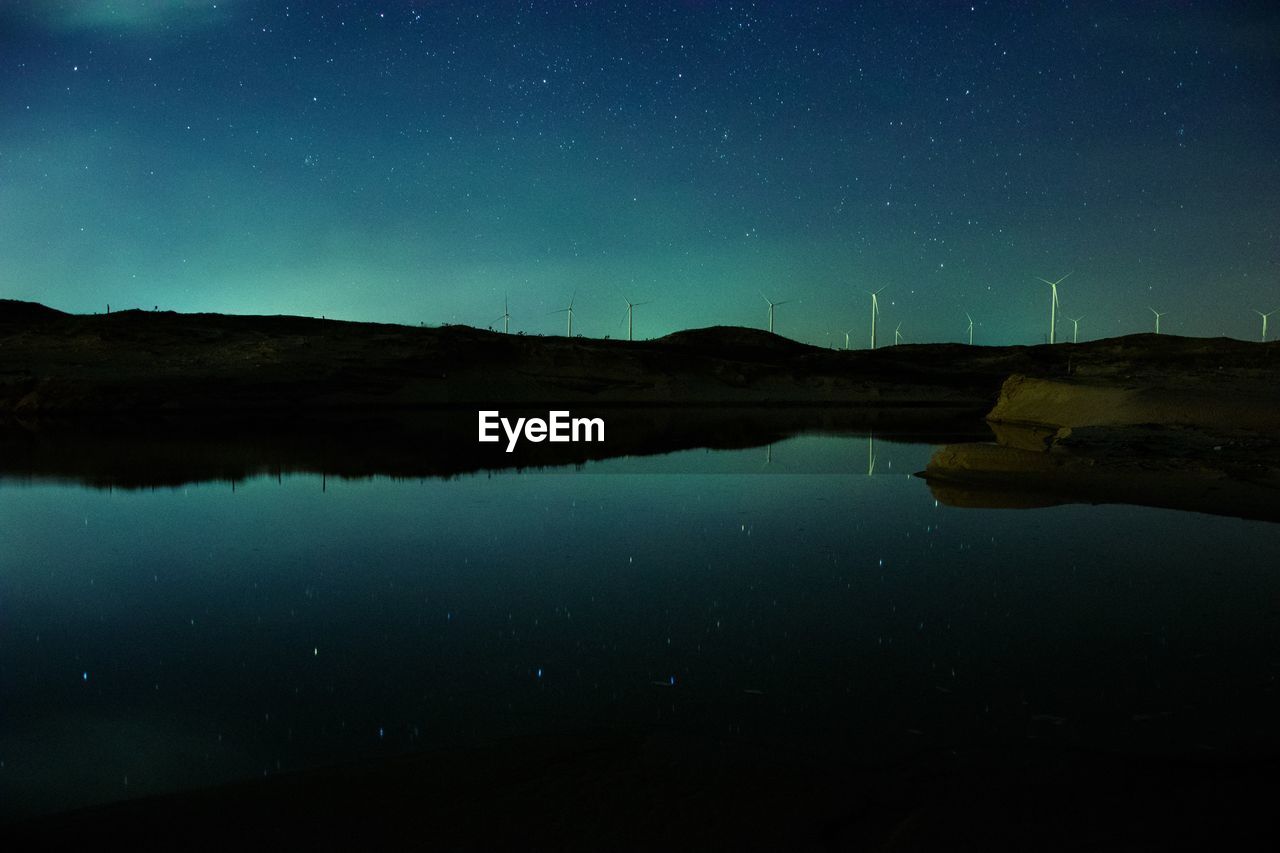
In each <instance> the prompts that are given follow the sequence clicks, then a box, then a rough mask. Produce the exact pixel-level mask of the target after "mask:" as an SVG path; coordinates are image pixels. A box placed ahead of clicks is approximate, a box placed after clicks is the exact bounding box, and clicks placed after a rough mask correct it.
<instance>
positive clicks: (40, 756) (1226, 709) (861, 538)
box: [0, 435, 1280, 821]
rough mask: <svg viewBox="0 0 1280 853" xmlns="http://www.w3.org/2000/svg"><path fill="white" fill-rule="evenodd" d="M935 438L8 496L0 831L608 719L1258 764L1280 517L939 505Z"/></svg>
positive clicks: (13, 487)
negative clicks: (105, 807) (436, 472)
mask: <svg viewBox="0 0 1280 853" xmlns="http://www.w3.org/2000/svg"><path fill="white" fill-rule="evenodd" d="M932 449H933V448H932V446H931V445H930V444H925V443H909V442H903V441H893V442H891V441H884V440H880V439H877V438H869V437H868V436H866V435H862V436H850V435H800V436H795V437H791V438H784V439H782V440H779V441H777V442H774V443H772V444H770V445H768V446H766V447H746V448H740V449H723V450H714V451H712V450H704V449H689V450H680V451H676V452H671V453H665V454H657V455H649V456H643V457H628V458H614V459H603V460H597V461H587V462H583V463H580V464H577V465H571V466H564V467H558V468H556V467H552V468H542V469H526V470H498V471H480V472H475V473H463V474H461V475H458V476H452V477H449V478H430V477H427V478H394V477H385V476H383V477H379V476H373V477H368V478H355V479H344V478H341V477H335V476H329V475H325V474H322V473H310V472H281V473H279V474H276V475H272V474H255V475H253V476H248V477H245V478H243V479H240V480H239V481H238V482H227V481H208V480H205V481H194V482H189V483H185V484H182V485H177V486H171V487H161V488H130V489H123V488H116V487H107V486H106V485H103V484H101V483H99V484H97V485H88V484H86V483H84V482H76V481H74V480H68V479H48V478H40V477H35V478H15V477H12V476H11V477H8V478H6V479H3V480H0V529H2V530H3V531H4V534H3V536H2V537H0V707H2V708H3V717H2V721H0V819H2V820H6V821H9V820H15V819H20V818H25V817H31V816H35V815H42V814H50V813H55V812H60V811H63V810H68V809H74V808H78V807H82V806H86V805H90V804H96V803H104V802H109V801H114V800H120V799H126V798H136V797H141V796H146V795H152V794H158V793H166V792H174V791H184V790H189V789H194V788H198V787H203V786H209V785H213V784H217V783H223V782H231V781H235V780H244V779H251V778H261V777H263V776H264V775H265V776H271V775H274V774H281V773H287V772H291V771H295V770H299V769H305V768H312V767H319V766H326V765H333V764H341V763H346V762H363V761H369V760H376V759H381V758H386V757H390V756H395V755H405V754H410V753H418V752H423V751H433V750H443V749H466V748H468V747H471V746H482V745H485V744H492V743H495V742H499V741H501V739H503V738H510V737H520V736H524V735H534V734H539V733H562V732H575V731H587V730H599V729H601V728H604V729H618V730H626V731H645V730H655V729H661V730H664V731H674V732H680V733H686V734H688V735H689V736H692V737H706V738H714V739H716V740H717V742H718V743H723V744H729V745H730V748H732V745H733V744H739V743H740V744H744V745H746V744H749V745H750V746H751V748H752V749H761V748H763V749H767V750H770V751H773V752H776V753H778V754H790V755H807V756H812V757H814V758H815V760H822V761H828V762H833V763H838V762H848V763H850V764H851V765H856V766H859V767H874V766H892V765H893V764H894V763H895V762H900V761H903V760H907V759H910V758H912V757H913V756H919V755H921V754H924V753H930V754H956V753H974V752H982V751H984V750H996V749H999V750H1008V749H1022V748H1023V746H1024V745H1025V744H1027V743H1032V742H1034V743H1035V744H1036V745H1037V749H1045V748H1047V749H1049V750H1050V751H1054V750H1061V751H1070V750H1080V749H1084V750H1091V751H1093V750H1101V751H1105V752H1108V753H1112V754H1123V755H1147V756H1151V755H1158V756H1203V755H1211V756H1217V757H1223V758H1232V759H1254V758H1270V759H1274V758H1275V757H1276V756H1277V755H1278V754H1280V749H1278V747H1280V736H1278V735H1277V732H1276V728H1275V720H1276V719H1277V718H1280V696H1278V694H1277V689H1276V686H1277V685H1276V677H1277V674H1278V673H1280V618H1278V616H1280V574H1278V573H1277V572H1276V571H1275V557H1274V555H1275V554H1277V553H1280V526H1277V525H1274V524H1268V523H1265V522H1257V521H1243V520H1239V519H1234V518H1223V517H1214V516H1209V515H1200V514H1191V513H1180V512H1175V511H1171V510H1158V509H1149V508H1142V507H1131V506H1086V505H1065V506H1058V507H1051V508H1044V509H1034V510H981V509H957V508H951V507H947V506H945V505H940V504H939V503H938V502H937V501H935V499H934V497H933V495H932V494H931V492H930V490H929V487H928V486H927V484H926V483H925V482H923V481H921V480H920V479H917V478H915V477H913V476H911V475H912V473H913V472H916V471H919V470H921V469H922V468H923V467H924V466H925V463H926V462H927V460H928V458H929V455H930V453H931V452H932Z"/></svg>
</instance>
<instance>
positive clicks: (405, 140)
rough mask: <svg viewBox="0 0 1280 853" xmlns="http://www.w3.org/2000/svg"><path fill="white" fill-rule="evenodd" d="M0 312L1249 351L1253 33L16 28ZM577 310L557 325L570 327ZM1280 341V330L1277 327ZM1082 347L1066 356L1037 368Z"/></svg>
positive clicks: (1186, 18)
mask: <svg viewBox="0 0 1280 853" xmlns="http://www.w3.org/2000/svg"><path fill="white" fill-rule="evenodd" d="M0 117H2V118H0V297H4V298H16V299H30V300H36V301H40V302H44V303H46V304H49V305H52V306H54V307H56V308H60V309H62V310H67V311H74V312H85V313H88V312H94V311H103V310H105V306H106V305H107V304H108V303H110V304H111V305H112V307H113V309H118V308H128V307H145V308H151V307H153V306H159V307H160V308H162V309H172V310H177V311H220V312H228V313H240V314H259V313H266V314H275V313H287V314H303V315H311V316H328V317H331V318H344V319H353V320H372V321H380V322H398V323H408V324H414V325H416V324H418V323H427V324H437V323H465V324H469V325H474V326H479V327H481V328H484V327H487V326H495V327H498V328H500V327H501V322H500V321H499V320H497V318H498V316H499V315H500V314H502V313H503V300H504V298H506V299H508V300H509V305H510V313H511V328H512V331H516V330H522V331H525V332H526V333H530V334H539V333H541V334H563V330H564V316H563V315H562V314H553V313H551V312H553V311H555V310H556V309H558V308H561V307H563V306H565V305H566V304H567V303H568V301H569V299H570V298H571V297H574V298H575V332H579V333H582V334H584V335H589V336H593V337H603V336H605V335H609V336H613V337H618V336H625V334H626V328H625V324H624V317H625V314H626V306H625V304H624V301H623V300H624V298H626V299H631V300H632V301H642V300H652V303H651V304H648V305H645V306H643V307H641V308H638V309H637V310H636V334H637V336H638V337H652V336H657V335H660V334H665V333H667V332H670V331H674V330H676V329H680V328H691V327H701V326H708V325H714V324H735V325H746V326H756V327H761V326H763V325H764V324H765V322H766V306H765V303H764V300H763V299H762V298H761V293H762V292H763V293H765V294H767V295H768V296H769V298H771V299H773V300H775V301H778V300H789V304H786V305H783V306H781V307H779V308H778V309H777V331H778V332H779V333H781V334H785V335H787V336H789V337H793V338H796V339H799V340H804V341H807V342H810V343H815V344H840V345H843V334H844V331H845V330H846V329H852V330H853V345H854V346H866V345H867V338H868V327H869V297H868V296H867V295H866V291H867V290H871V289H878V288H884V291H883V293H882V294H881V296H880V300H881V306H882V316H881V340H882V341H883V340H885V338H886V337H887V338H888V339H890V340H891V339H892V330H893V329H894V328H895V326H897V325H898V324H899V323H900V324H901V326H902V333H903V335H904V338H905V339H906V340H907V341H911V342H924V341H941V340H962V339H963V338H964V336H965V328H966V326H967V321H966V320H965V317H964V314H965V312H966V311H968V312H970V313H972V314H973V316H974V319H975V322H976V330H975V342H977V343H1038V342H1040V341H1042V340H1044V338H1045V337H1046V335H1047V331H1048V314H1049V289H1048V287H1047V286H1045V285H1043V284H1041V283H1039V282H1037V281H1036V277H1043V278H1048V279H1057V278H1059V277H1061V276H1063V275H1065V274H1067V273H1071V277H1070V278H1068V279H1067V280H1066V282H1064V283H1063V285H1062V288H1061V291H1060V295H1061V304H1062V310H1061V313H1062V315H1063V316H1068V317H1069V316H1080V315H1083V318H1084V319H1083V320H1082V321H1081V323H1080V334H1081V338H1082V339H1088V338H1094V337H1102V336H1107V335H1115V334H1125V333H1130V332H1135V331H1148V330H1150V329H1151V327H1152V315H1151V313H1150V312H1149V310H1148V308H1149V307H1155V308H1157V309H1159V310H1160V311H1164V312H1167V316H1165V317H1164V318H1163V320H1162V321H1161V323H1162V331H1165V332H1171V333H1176V334H1188V335H1219V334H1228V335H1232V336H1235V337H1244V338H1256V337H1257V336H1258V333H1259V329H1260V320H1259V318H1258V317H1257V316H1256V315H1254V314H1253V313H1252V311H1253V309H1260V310H1264V311H1270V310H1272V309H1273V308H1280V242H1278V236H1280V204H1278V203H1277V200H1278V199H1280V8H1278V7H1275V6H1274V5H1273V4H1270V3H1263V2H1259V3H1253V4H1248V3H1212V4H1210V3H1197V2H1168V3H1161V4H1134V3H1128V2H1124V3H1071V2H1066V3H1064V2H1055V3H1051V4H1050V3H1044V4H1040V3H1035V4H1022V3H1016V4H998V3H977V2H975V3H951V2H910V0H904V1H903V2H886V3H875V4H855V3H806V2H769V3H765V2H757V3H751V2H738V0H733V2H711V0H701V2H699V0H674V2H657V0H654V1H653V2H649V0H633V2H604V0H601V2H587V1H586V0H578V2H570V0H556V2H551V0H546V1H545V2H541V1H540V2H523V3H516V2H487V0H465V1H463V0H459V2H444V1H443V0H441V2H435V0H416V2H399V0H394V2H393V0H387V2H376V0H368V2H358V3H357V2H345V3H343V2H326V1H325V0H306V2H302V0H299V2H294V3H284V2H262V0H217V2H210V1H209V0H100V2H99V1H98V0H95V2H87V0H86V2H78V0H5V2H3V3H2V4H0ZM575 294H576V296H575ZM1274 319H1275V321H1276V322H1275V324H1274V325H1273V326H1272V330H1273V331H1274V330H1275V329H1276V328H1280V315H1277V317H1276V318H1274ZM1064 336H1065V337H1066V338H1068V339H1069V337H1070V324H1069V323H1067V324H1065V325H1060V326H1059V330H1058V337H1059V339H1060V340H1061V339H1063V337H1064Z"/></svg>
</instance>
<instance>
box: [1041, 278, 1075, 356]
mask: <svg viewBox="0 0 1280 853" xmlns="http://www.w3.org/2000/svg"><path fill="white" fill-rule="evenodd" d="M1073 272H1074V270H1073ZM1069 275H1071V273H1067V275H1064V276H1063V277H1062V278H1060V279H1058V280H1057V281H1049V279H1047V278H1040V277H1039V276H1036V278H1037V279H1038V280H1039V281H1043V282H1044V283H1045V284H1047V285H1049V286H1050V287H1052V288H1053V302H1052V303H1051V304H1050V305H1049V343H1054V341H1055V339H1056V334H1057V329H1058V285H1060V284H1062V283H1063V282H1064V281H1066V280H1067V276H1069Z"/></svg>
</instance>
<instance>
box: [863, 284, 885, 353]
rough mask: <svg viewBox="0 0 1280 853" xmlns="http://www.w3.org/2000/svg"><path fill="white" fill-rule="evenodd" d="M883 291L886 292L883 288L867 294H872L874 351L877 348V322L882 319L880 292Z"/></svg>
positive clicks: (872, 338) (872, 342)
mask: <svg viewBox="0 0 1280 853" xmlns="http://www.w3.org/2000/svg"><path fill="white" fill-rule="evenodd" d="M882 290H884V288H883V287H882V288H880V290H874V291H872V290H868V291H867V293H870V294H871V348H872V349H875V348H876V320H878V319H880V291H882Z"/></svg>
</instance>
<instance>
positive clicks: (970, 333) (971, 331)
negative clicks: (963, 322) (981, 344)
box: [964, 311, 973, 346]
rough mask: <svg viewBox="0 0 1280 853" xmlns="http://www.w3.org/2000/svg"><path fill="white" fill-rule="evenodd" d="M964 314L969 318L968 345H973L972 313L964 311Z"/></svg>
mask: <svg viewBox="0 0 1280 853" xmlns="http://www.w3.org/2000/svg"><path fill="white" fill-rule="evenodd" d="M964 316H966V317H968V318H969V346H973V315H972V314H970V313H969V312H968V311H966V312H964Z"/></svg>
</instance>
